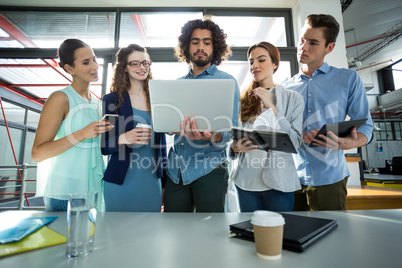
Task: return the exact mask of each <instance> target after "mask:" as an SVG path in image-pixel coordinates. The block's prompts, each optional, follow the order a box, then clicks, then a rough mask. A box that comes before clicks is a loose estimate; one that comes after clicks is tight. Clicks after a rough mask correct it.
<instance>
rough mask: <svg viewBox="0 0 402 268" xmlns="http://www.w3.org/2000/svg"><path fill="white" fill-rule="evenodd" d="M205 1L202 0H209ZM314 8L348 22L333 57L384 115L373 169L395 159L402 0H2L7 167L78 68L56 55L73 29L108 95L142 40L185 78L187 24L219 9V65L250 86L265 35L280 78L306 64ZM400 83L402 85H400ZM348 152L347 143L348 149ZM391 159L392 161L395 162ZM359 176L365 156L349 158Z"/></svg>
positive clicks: (162, 71)
mask: <svg viewBox="0 0 402 268" xmlns="http://www.w3.org/2000/svg"><path fill="white" fill-rule="evenodd" d="M201 4H202V5H204V6H200V5H201ZM311 13H329V14H332V15H333V16H334V17H335V18H336V19H337V20H338V21H339V22H340V24H341V32H340V35H339V37H338V40H337V44H336V47H335V50H334V51H333V52H332V53H331V54H329V55H328V56H327V58H326V61H327V62H328V63H329V64H330V65H333V66H336V67H343V68H350V69H354V70H356V71H357V72H358V73H359V75H360V76H361V77H362V79H363V82H364V84H365V87H366V94H367V97H368V99H369V103H370V109H371V113H372V117H373V120H374V122H375V131H374V135H373V136H374V138H373V140H372V142H371V143H370V144H369V145H367V146H364V147H362V149H361V150H356V151H353V150H352V151H351V152H350V153H358V154H360V155H361V157H362V159H363V160H364V163H365V165H363V166H364V169H369V170H372V171H377V170H378V169H379V170H383V169H384V168H385V169H386V168H387V161H390V160H392V158H393V157H394V156H402V146H401V144H402V141H401V135H402V90H400V89H401V88H402V74H401V70H402V60H401V59H402V39H401V36H402V17H401V14H402V3H401V1H399V0H384V1H376V0H345V1H343V0H325V1H319V0H299V1H297V0H284V1H274V0H249V1H244V0H242V1H241V0H235V1H213V0H205V1H202V3H195V2H194V3H193V2H191V3H188V1H184V0H172V1H169V4H167V3H165V2H164V1H154V0H150V1H147V2H146V3H145V2H140V1H127V0H115V1H112V0H105V1H101V2H99V1H89V0H80V1H79V0H72V1H68V3H64V1H63V3H61V2H59V1H50V0H40V1H35V2H32V1H29V0H1V1H0V97H1V112H0V167H1V166H15V165H21V164H22V163H27V164H29V165H34V166H35V165H36V163H35V162H34V161H33V160H32V158H31V147H32V143H33V140H34V136H35V131H36V127H37V124H38V121H39V117H40V112H41V109H42V107H43V104H44V102H45V101H46V99H47V98H48V96H49V95H50V94H51V93H52V92H54V91H56V90H58V89H62V88H64V87H65V86H67V85H68V84H69V83H70V82H71V78H70V77H69V76H68V74H67V73H65V72H64V71H63V70H61V69H60V68H59V67H58V65H57V59H56V50H57V47H58V46H59V45H60V43H61V42H62V41H63V40H64V39H66V38H69V37H75V38H79V39H82V40H84V41H85V42H87V43H88V44H89V45H90V46H91V47H92V48H94V51H95V54H96V55H97V57H98V61H99V63H100V68H99V73H100V79H99V81H98V82H97V83H94V84H92V85H91V89H92V92H93V93H94V94H95V95H96V96H97V97H99V98H101V97H102V95H104V94H106V93H108V92H109V86H110V83H111V76H112V65H113V62H114V55H115V53H116V51H117V50H118V48H119V47H123V46H126V45H128V44H130V43H137V44H140V45H142V46H145V47H147V48H148V52H149V54H150V56H151V59H152V61H153V65H152V73H153V76H154V78H155V79H177V78H178V77H181V76H182V75H184V74H185V73H186V72H187V71H188V66H187V65H186V64H184V63H178V62H177V60H176V59H175V58H174V56H173V48H174V47H175V46H176V45H177V36H178V35H179V34H180V29H181V27H182V25H183V24H184V23H185V22H186V21H188V20H191V19H197V18H199V19H201V18H203V17H204V16H208V17H210V18H211V19H212V20H213V21H215V22H217V23H218V24H219V25H220V26H221V28H222V29H224V31H225V33H227V35H228V39H227V41H228V43H229V44H230V46H231V48H232V50H233V55H232V57H230V58H229V60H228V61H225V62H224V63H223V64H222V65H221V66H220V69H222V70H224V71H226V72H228V73H230V74H232V75H233V76H234V77H235V78H236V79H237V81H238V84H239V87H240V89H243V88H244V87H245V86H246V85H247V84H248V83H249V81H250V80H251V76H250V74H249V71H248V62H247V57H246V51H247V48H248V47H249V46H250V45H252V44H254V43H257V42H259V41H263V40H265V41H268V42H271V43H273V44H274V45H276V46H277V47H278V48H279V50H280V53H281V63H280V68H279V71H278V72H277V74H276V76H275V81H276V83H279V84H280V83H282V82H284V81H286V80H287V79H290V77H291V76H293V75H294V74H296V73H297V72H298V70H299V65H298V63H297V58H296V46H297V40H298V36H299V31H300V29H301V25H302V24H303V22H304V19H305V17H306V16H307V15H308V14H311ZM398 89H399V90H398ZM346 153H348V152H346ZM388 163H389V162H388ZM349 168H350V169H351V172H352V176H354V177H356V178H357V181H359V180H360V178H361V176H362V168H361V165H359V164H355V165H353V164H351V165H350V166H349ZM19 178H20V173H19V172H18V171H17V169H15V168H0V203H1V202H6V201H9V200H13V199H16V198H17V197H16V196H15V195H14V193H16V192H17V191H19V190H20V188H19V184H20V182H19V181H18V180H19ZM27 179H28V181H27V185H26V186H27V188H26V193H27V194H28V196H33V195H34V193H35V179H36V168H30V169H28V173H27Z"/></svg>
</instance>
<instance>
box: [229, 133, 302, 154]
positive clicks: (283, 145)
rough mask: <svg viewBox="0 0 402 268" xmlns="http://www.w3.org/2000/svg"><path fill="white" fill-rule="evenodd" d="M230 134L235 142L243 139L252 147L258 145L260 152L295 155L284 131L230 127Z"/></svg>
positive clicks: (293, 148)
mask: <svg viewBox="0 0 402 268" xmlns="http://www.w3.org/2000/svg"><path fill="white" fill-rule="evenodd" d="M230 134H231V136H232V138H233V139H235V140H240V139H241V138H243V137H245V138H246V139H248V140H250V141H251V142H252V143H253V144H254V145H258V149H260V150H264V151H270V150H274V151H282V152H287V153H294V154H296V153H297V152H296V149H295V147H294V146H293V143H292V141H291V140H290V138H289V135H288V134H287V133H286V132H284V131H280V130H276V129H271V128H261V129H260V128H257V129H248V128H240V127H232V129H231V131H230Z"/></svg>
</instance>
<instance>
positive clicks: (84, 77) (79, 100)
mask: <svg viewBox="0 0 402 268" xmlns="http://www.w3.org/2000/svg"><path fill="white" fill-rule="evenodd" d="M58 56H59V60H60V62H59V65H60V67H61V68H63V69H64V70H65V71H66V72H67V73H69V74H70V75H71V76H72V79H73V81H72V83H71V85H69V86H67V87H66V88H64V89H62V90H59V91H56V92H54V93H53V94H52V95H51V96H50V97H49V98H48V100H47V101H46V103H45V105H44V107H43V109H42V113H41V117H40V120H39V125H38V128H37V131H36V136H35V141H34V144H33V147H32V158H33V159H34V160H35V161H36V162H42V161H44V160H46V159H49V161H50V170H49V173H48V174H47V175H48V176H47V178H46V176H42V175H41V176H38V185H43V188H42V189H39V188H38V189H37V195H39V196H41V195H43V197H44V201H45V206H46V210H66V209H67V200H68V195H69V193H73V192H89V191H96V192H98V209H99V210H102V209H103V198H102V195H103V184H102V177H103V173H104V170H105V167H104V162H103V158H102V154H101V151H100V136H99V135H100V134H101V133H104V132H106V131H109V130H110V129H111V128H112V127H113V126H112V125H111V124H110V123H108V122H107V121H103V120H100V115H101V105H100V100H99V99H97V98H96V97H95V96H94V95H92V94H91V93H90V91H89V85H90V83H91V82H95V81H98V68H99V65H98V63H97V61H96V56H95V55H94V52H93V50H92V49H91V48H90V47H89V46H88V45H87V44H85V43H84V42H82V41H81V40H78V39H67V40H65V41H64V42H63V43H62V44H61V45H60V48H59V50H58ZM38 166H39V165H38Z"/></svg>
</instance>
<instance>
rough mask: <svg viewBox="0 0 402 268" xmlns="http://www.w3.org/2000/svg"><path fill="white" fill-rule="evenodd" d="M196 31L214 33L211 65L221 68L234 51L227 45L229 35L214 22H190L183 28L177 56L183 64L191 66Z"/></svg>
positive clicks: (176, 49) (176, 51) (176, 52)
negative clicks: (192, 45) (192, 36)
mask: <svg viewBox="0 0 402 268" xmlns="http://www.w3.org/2000/svg"><path fill="white" fill-rule="evenodd" d="M195 29H201V30H209V31H211V33H212V43H213V56H212V60H211V63H212V64H215V65H216V66H219V65H220V64H221V62H222V61H223V60H226V59H227V58H228V57H229V56H231V55H232V50H231V49H230V47H229V46H228V44H226V37H227V35H226V34H225V33H224V32H223V30H222V29H221V28H219V26H218V25H217V24H216V23H214V22H213V21H211V20H209V19H206V20H200V19H198V20H190V21H188V22H187V23H186V24H184V26H183V27H182V28H181V35H180V36H179V38H178V39H179V44H178V45H177V47H176V48H175V56H176V58H177V59H178V60H179V61H181V62H186V63H187V64H190V62H191V61H190V59H191V56H190V41H191V40H190V39H191V35H192V34H193V31H194V30H195Z"/></svg>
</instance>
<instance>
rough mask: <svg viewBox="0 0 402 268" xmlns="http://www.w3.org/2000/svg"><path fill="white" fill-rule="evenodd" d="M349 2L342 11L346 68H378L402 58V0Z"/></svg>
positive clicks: (353, 0)
mask: <svg viewBox="0 0 402 268" xmlns="http://www.w3.org/2000/svg"><path fill="white" fill-rule="evenodd" d="M345 2H348V1H345ZM349 2H351V4H350V6H349V7H348V8H347V9H346V10H345V11H344V12H343V24H344V29H345V40H346V47H347V57H348V60H349V62H350V63H351V64H350V66H349V67H350V68H353V69H362V68H365V67H368V66H376V69H377V70H378V69H381V68H383V67H385V66H388V65H390V64H392V63H394V62H397V61H398V60H400V59H402V38H401V37H402V1H400V0H383V1H378V0H352V1H349ZM385 36H387V37H385ZM356 44H361V45H358V46H355V45H356ZM352 57H354V58H355V61H353V58H352ZM354 65H356V66H354Z"/></svg>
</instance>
